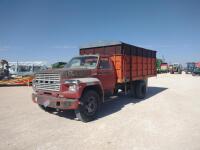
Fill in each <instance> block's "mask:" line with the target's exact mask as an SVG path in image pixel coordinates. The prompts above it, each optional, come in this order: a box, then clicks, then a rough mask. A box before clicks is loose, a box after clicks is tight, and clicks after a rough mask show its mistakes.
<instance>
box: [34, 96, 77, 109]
mask: <svg viewBox="0 0 200 150" xmlns="http://www.w3.org/2000/svg"><path fill="white" fill-rule="evenodd" d="M32 101H33V102H34V103H37V104H40V105H43V106H45V107H51V108H57V109H77V108H78V105H79V100H78V99H68V98H60V97H54V96H51V95H45V94H43V95H40V94H36V93H33V94H32Z"/></svg>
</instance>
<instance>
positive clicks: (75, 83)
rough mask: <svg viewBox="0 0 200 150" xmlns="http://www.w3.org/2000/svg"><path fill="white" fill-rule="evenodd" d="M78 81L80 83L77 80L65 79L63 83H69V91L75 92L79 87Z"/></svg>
mask: <svg viewBox="0 0 200 150" xmlns="http://www.w3.org/2000/svg"><path fill="white" fill-rule="evenodd" d="M79 83H80V81H79V80H66V81H65V84H68V85H69V88H68V90H69V91H70V92H76V91H78V89H79Z"/></svg>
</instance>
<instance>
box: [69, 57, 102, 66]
mask: <svg viewBox="0 0 200 150" xmlns="http://www.w3.org/2000/svg"><path fill="white" fill-rule="evenodd" d="M97 60H98V57H97V56H81V57H74V58H72V59H71V60H70V62H69V63H68V64H67V65H66V68H89V69H94V68H96V66H97Z"/></svg>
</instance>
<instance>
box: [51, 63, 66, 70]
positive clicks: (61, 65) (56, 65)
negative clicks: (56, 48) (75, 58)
mask: <svg viewBox="0 0 200 150" xmlns="http://www.w3.org/2000/svg"><path fill="white" fill-rule="evenodd" d="M65 65H67V63H66V62H56V63H54V64H52V68H54V69H56V68H64V67H65Z"/></svg>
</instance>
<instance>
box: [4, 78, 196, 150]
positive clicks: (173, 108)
mask: <svg viewBox="0 0 200 150" xmlns="http://www.w3.org/2000/svg"><path fill="white" fill-rule="evenodd" d="M148 92H149V93H148V96H147V98H146V99H145V100H143V101H137V100H136V99H132V98H130V97H128V96H120V97H118V98H117V99H115V100H114V101H112V102H107V103H106V104H104V105H103V108H102V111H101V112H100V114H99V117H98V119H97V120H95V121H93V122H89V123H82V122H80V121H75V120H74V114H73V112H72V111H68V112H60V113H57V114H50V113H47V112H44V111H43V110H41V109H40V108H39V107H38V106H37V105H36V104H33V103H32V101H31V93H32V89H31V88H30V87H0V100H1V105H0V110H1V113H0V149H2V150H3V149H6V150H8V149H15V150H23V149H26V150H27V149H37V150H47V149H50V150H57V149H59V150H60V149H62V150H63V149H70V150H72V149H77V150H80V149H87V150H89V149H92V150H95V149H99V150H103V149H109V150H110V149H119V150H121V149H131V150H136V149H137V150H146V149H148V150H161V149H162V150H199V149H200V77H192V76H191V75H185V74H182V75H178V74H174V75H170V74H162V75H159V76H158V77H156V78H151V79H150V80H149V91H148Z"/></svg>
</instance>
